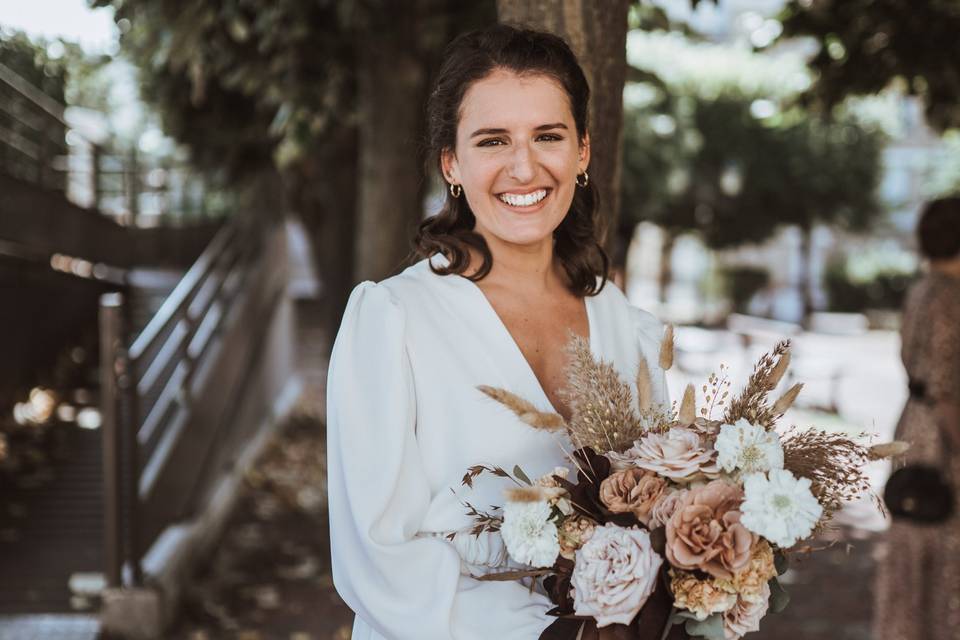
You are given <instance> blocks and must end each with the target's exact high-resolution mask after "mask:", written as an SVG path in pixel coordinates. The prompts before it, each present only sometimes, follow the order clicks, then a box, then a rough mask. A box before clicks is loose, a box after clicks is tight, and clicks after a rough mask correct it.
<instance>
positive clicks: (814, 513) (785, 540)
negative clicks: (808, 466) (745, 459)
mask: <svg viewBox="0 0 960 640" xmlns="http://www.w3.org/2000/svg"><path fill="white" fill-rule="evenodd" d="M767 476H769V477H767ZM743 490H744V499H743V504H742V505H741V506H740V511H741V513H742V514H743V517H741V518H740V522H741V524H743V526H745V527H746V528H747V529H749V530H750V531H753V532H754V533H756V534H758V535H761V536H763V537H764V538H766V539H767V540H769V541H770V542H773V543H775V544H777V545H779V546H781V547H783V548H787V547H791V546H793V545H794V544H795V543H796V542H797V540H800V539H801V538H805V537H807V536H808V535H810V533H811V532H812V531H813V527H814V526H815V525H816V524H817V522H818V521H819V520H820V516H822V515H823V507H822V506H820V503H819V502H817V499H816V498H815V497H814V496H813V493H811V492H810V480H808V479H807V478H795V477H794V476H793V474H792V473H790V472H789V471H787V470H785V469H773V470H771V471H770V472H769V474H767V475H764V474H762V473H755V474H751V475H748V476H747V477H746V478H744V481H743Z"/></svg>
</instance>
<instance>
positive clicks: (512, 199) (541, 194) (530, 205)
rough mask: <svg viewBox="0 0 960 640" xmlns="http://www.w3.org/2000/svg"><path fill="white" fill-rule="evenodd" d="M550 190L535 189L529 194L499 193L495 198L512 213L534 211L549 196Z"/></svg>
mask: <svg viewBox="0 0 960 640" xmlns="http://www.w3.org/2000/svg"><path fill="white" fill-rule="evenodd" d="M551 191H552V189H537V190H536V191H531V192H530V193H524V194H518V193H501V194H500V195H498V196H497V199H498V200H500V202H502V203H503V204H505V205H506V206H507V208H508V209H511V210H513V211H536V210H537V209H539V208H540V207H541V206H543V202H544V201H545V200H546V199H547V196H548V195H550V192H551Z"/></svg>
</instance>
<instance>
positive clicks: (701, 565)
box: [666, 480, 757, 579]
mask: <svg viewBox="0 0 960 640" xmlns="http://www.w3.org/2000/svg"><path fill="white" fill-rule="evenodd" d="M742 500H743V490H742V489H740V487H738V486H736V485H734V484H731V483H729V482H726V481H725V480H714V481H712V482H709V483H707V484H705V485H703V486H700V487H694V488H692V489H690V490H689V493H687V495H686V496H685V497H684V499H683V502H682V503H681V504H680V506H679V507H678V508H677V510H676V511H675V512H674V514H673V516H672V517H671V518H670V521H669V522H667V527H666V530H667V549H666V551H667V560H669V561H670V564H672V565H673V566H675V567H678V568H680V569H700V570H701V571H706V572H707V573H709V574H710V575H712V576H715V577H717V578H725V579H730V578H732V577H733V574H735V573H737V572H738V571H740V570H741V569H743V568H744V567H745V566H746V565H747V563H749V562H750V556H751V552H752V550H753V547H754V544H756V541H757V536H756V534H753V533H751V532H750V531H748V530H747V528H746V527H744V526H743V525H742V524H740V511H739V510H738V509H739V507H740V503H741V502H742Z"/></svg>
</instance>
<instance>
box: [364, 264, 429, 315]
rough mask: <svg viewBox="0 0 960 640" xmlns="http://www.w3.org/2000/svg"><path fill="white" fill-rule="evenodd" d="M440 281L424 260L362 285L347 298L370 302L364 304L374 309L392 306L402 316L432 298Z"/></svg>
mask: <svg viewBox="0 0 960 640" xmlns="http://www.w3.org/2000/svg"><path fill="white" fill-rule="evenodd" d="M443 278H444V276H439V275H437V274H435V273H434V272H433V271H432V270H431V269H430V260H429V259H427V258H424V259H422V260H419V261H417V262H415V263H414V264H412V265H410V266H409V267H407V268H406V269H404V270H403V271H401V272H400V273H398V274H396V275H393V276H390V277H389V278H385V279H383V280H380V281H379V282H374V281H372V280H365V281H363V282H361V283H360V284H358V285H356V287H354V289H353V292H352V293H351V295H350V297H351V300H352V299H353V298H358V299H363V300H364V301H366V300H370V302H369V303H367V304H368V306H373V307H374V308H383V307H387V306H391V307H395V308H397V309H399V310H401V311H404V312H406V311H408V310H416V309H418V308H422V307H423V305H424V304H426V303H427V302H429V300H430V299H433V298H435V296H436V293H437V292H436V291H434V289H435V288H436V287H438V286H441V287H442V286H443V283H442V282H440V280H442V279H443Z"/></svg>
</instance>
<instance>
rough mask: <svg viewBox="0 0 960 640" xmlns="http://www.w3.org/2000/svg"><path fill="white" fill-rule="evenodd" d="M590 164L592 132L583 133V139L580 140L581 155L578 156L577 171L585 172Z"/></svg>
mask: <svg viewBox="0 0 960 640" xmlns="http://www.w3.org/2000/svg"><path fill="white" fill-rule="evenodd" d="M589 165H590V134H589V133H585V134H583V140H581V141H580V150H579V156H578V158H577V172H578V173H583V172H584V171H586V170H587V167H588V166H589Z"/></svg>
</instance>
